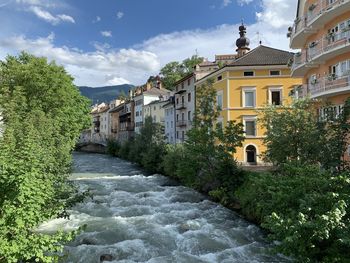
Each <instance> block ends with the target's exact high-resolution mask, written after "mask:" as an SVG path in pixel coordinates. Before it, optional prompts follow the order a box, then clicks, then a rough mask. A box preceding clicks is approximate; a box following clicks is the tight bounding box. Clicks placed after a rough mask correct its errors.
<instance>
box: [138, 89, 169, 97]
mask: <svg viewBox="0 0 350 263" xmlns="http://www.w3.org/2000/svg"><path fill="white" fill-rule="evenodd" d="M169 92H170V90H167V89H157V88H152V89H150V90H147V91H145V92H143V94H144V95H158V96H159V95H167V94H168V93H169Z"/></svg>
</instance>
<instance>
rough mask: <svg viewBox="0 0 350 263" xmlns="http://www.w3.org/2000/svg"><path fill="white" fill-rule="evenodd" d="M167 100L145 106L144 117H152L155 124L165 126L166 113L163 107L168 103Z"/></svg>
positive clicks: (156, 101)
mask: <svg viewBox="0 0 350 263" xmlns="http://www.w3.org/2000/svg"><path fill="white" fill-rule="evenodd" d="M167 102H168V101H167V100H163V99H161V100H155V101H152V102H151V103H149V104H147V105H144V106H143V117H144V119H146V118H147V117H151V118H152V121H153V122H154V123H160V124H161V125H163V126H164V121H165V120H164V116H165V111H164V108H163V106H164V105H165V104H166V103H167Z"/></svg>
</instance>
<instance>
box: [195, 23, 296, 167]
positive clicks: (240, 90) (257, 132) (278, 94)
mask: <svg viewBox="0 0 350 263" xmlns="http://www.w3.org/2000/svg"><path fill="white" fill-rule="evenodd" d="M245 30H246V28H245V27H244V26H243V25H242V26H240V35H241V37H240V38H239V39H238V40H237V42H236V45H237V47H238V49H237V58H236V60H235V61H234V62H232V63H231V64H229V65H226V66H224V67H223V68H221V69H219V70H217V71H215V72H213V73H212V74H210V75H208V76H206V77H204V78H203V79H201V80H199V81H197V83H196V86H197V89H198V88H200V87H201V85H202V84H205V81H206V80H207V79H208V78H212V79H213V80H214V88H215V89H216V91H217V103H218V106H220V108H221V109H222V110H221V113H220V117H219V118H218V120H217V122H218V123H221V125H222V126H223V127H225V125H226V123H227V122H228V121H236V122H240V123H243V125H244V131H245V140H244V142H243V147H240V148H237V152H236V154H235V156H234V157H235V158H236V159H237V161H238V162H240V163H242V164H243V165H263V164H264V162H263V160H262V153H264V152H265V151H266V146H265V145H264V143H263V138H264V134H265V131H264V129H263V128H262V126H261V125H260V124H259V123H258V117H259V116H258V115H259V113H258V112H259V110H261V109H263V108H264V107H265V106H266V105H267V104H273V105H275V106H276V107H278V106H282V105H284V104H287V103H289V102H290V101H291V97H290V96H289V93H290V92H291V91H292V90H293V89H295V87H297V86H299V85H300V84H301V79H297V78H291V76H290V68H289V67H288V66H287V62H288V61H289V59H290V58H292V57H293V53H290V52H287V51H283V50H278V49H274V48H270V47H266V46H263V45H260V46H258V47H257V48H255V49H253V50H251V51H250V50H249V39H247V38H246V37H245Z"/></svg>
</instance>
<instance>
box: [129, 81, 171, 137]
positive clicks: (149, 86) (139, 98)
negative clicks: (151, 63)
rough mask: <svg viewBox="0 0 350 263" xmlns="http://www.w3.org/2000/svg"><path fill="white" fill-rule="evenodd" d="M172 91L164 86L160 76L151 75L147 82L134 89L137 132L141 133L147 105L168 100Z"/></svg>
mask: <svg viewBox="0 0 350 263" xmlns="http://www.w3.org/2000/svg"><path fill="white" fill-rule="evenodd" d="M169 97H170V91H169V90H167V89H164V88H163V85H162V83H161V81H160V78H159V77H158V76H157V77H150V78H149V80H148V81H147V83H146V84H145V85H143V86H140V87H137V88H136V89H135V91H134V102H135V112H134V120H135V133H140V131H141V128H142V126H143V123H144V112H143V108H144V106H145V105H148V104H149V103H151V102H153V101H158V100H168V99H169Z"/></svg>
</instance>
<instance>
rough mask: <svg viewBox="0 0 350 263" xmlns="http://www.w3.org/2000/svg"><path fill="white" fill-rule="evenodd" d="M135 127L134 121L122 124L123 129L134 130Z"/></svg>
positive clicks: (121, 128)
mask: <svg viewBox="0 0 350 263" xmlns="http://www.w3.org/2000/svg"><path fill="white" fill-rule="evenodd" d="M134 129H135V125H134V124H133V123H127V124H126V125H123V124H120V130H121V131H133V130H134Z"/></svg>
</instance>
